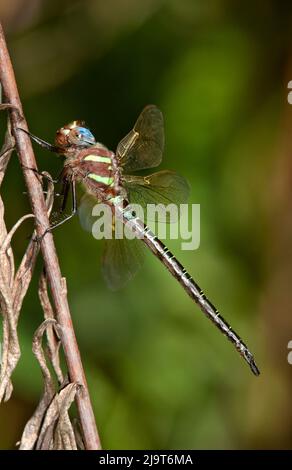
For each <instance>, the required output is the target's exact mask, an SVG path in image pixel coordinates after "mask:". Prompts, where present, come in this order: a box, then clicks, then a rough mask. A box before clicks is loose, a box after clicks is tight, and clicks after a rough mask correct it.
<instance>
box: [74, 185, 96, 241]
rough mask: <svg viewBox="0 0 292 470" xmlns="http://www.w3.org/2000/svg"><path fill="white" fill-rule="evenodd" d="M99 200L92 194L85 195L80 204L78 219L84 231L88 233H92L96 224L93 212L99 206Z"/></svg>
mask: <svg viewBox="0 0 292 470" xmlns="http://www.w3.org/2000/svg"><path fill="white" fill-rule="evenodd" d="M98 202H99V201H98V199H97V198H96V197H94V196H92V195H91V194H88V193H85V194H83V196H82V197H81V199H80V202H79V204H78V217H79V221H80V224H81V227H82V228H83V230H86V232H91V231H92V226H93V224H94V222H96V217H93V215H92V210H93V208H94V206H95V205H96V204H98Z"/></svg>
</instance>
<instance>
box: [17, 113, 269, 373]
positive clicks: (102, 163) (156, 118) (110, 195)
mask: <svg viewBox="0 0 292 470" xmlns="http://www.w3.org/2000/svg"><path fill="white" fill-rule="evenodd" d="M22 130H23V129H22ZM25 132H26V131H25ZM27 133H28V134H29V135H30V137H31V139H32V140H34V141H35V142H37V143H38V144H39V145H41V146H42V147H44V148H46V149H47V150H49V151H51V152H54V153H57V154H58V155H61V156H63V157H64V165H63V168H62V172H61V174H60V176H59V178H58V179H57V180H58V181H60V182H61V183H62V191H61V195H62V204H61V207H60V212H61V213H62V212H64V210H65V207H66V204H67V199H68V195H69V194H70V193H71V200H72V210H71V213H70V214H68V215H66V216H65V217H63V218H62V219H61V220H59V221H58V222H56V223H54V224H53V225H52V226H50V227H49V228H48V229H47V230H46V232H47V231H51V230H52V229H54V228H56V227H58V226H59V225H61V224H63V223H64V222H66V221H68V220H69V219H71V218H72V217H73V216H74V215H75V214H76V213H77V209H78V204H77V195H76V184H77V183H81V184H82V186H83V189H84V196H83V201H82V200H81V203H80V208H79V210H80V212H81V214H82V213H83V214H84V213H85V214H88V210H89V209H88V208H90V204H89V203H88V201H91V202H92V201H93V202H95V203H97V202H102V203H105V204H106V205H107V206H109V207H110V208H111V210H112V211H115V214H118V217H119V218H120V220H121V221H122V223H123V224H129V222H130V227H131V230H133V232H135V234H136V238H134V240H127V239H126V238H123V239H119V240H117V239H114V238H113V239H111V240H106V242H105V249H104V254H103V259H102V271H103V275H104V277H105V278H106V281H107V283H108V285H109V286H110V287H112V288H114V289H115V288H118V287H120V286H121V285H122V284H123V282H124V280H125V279H126V280H129V279H130V278H131V277H133V275H134V274H135V272H136V271H137V270H138V269H139V267H140V265H141V258H140V254H139V253H140V251H139V246H140V244H141V243H142V244H143V243H144V245H146V247H147V248H148V249H149V250H150V251H151V252H152V253H153V254H154V256H155V257H156V258H158V260H159V261H160V262H161V263H162V264H163V265H164V266H165V267H166V268H167V270H168V271H169V272H170V274H171V275H172V276H173V277H174V278H175V279H176V281H177V282H178V283H179V284H180V285H181V286H182V287H183V289H184V290H185V291H186V293H187V294H188V295H189V296H190V298H191V299H192V300H193V301H194V302H195V303H196V304H197V305H198V306H199V308H200V309H201V311H202V312H203V314H204V315H205V316H206V317H207V318H208V319H209V320H211V322H212V323H213V324H214V325H215V326H216V327H217V328H218V329H219V330H220V331H221V332H222V333H223V334H224V335H225V336H226V337H227V339H228V340H229V341H230V342H231V343H232V344H233V346H234V347H235V349H236V350H237V351H238V352H239V354H240V355H241V356H242V357H243V358H244V360H245V361H246V362H247V363H248V365H249V367H250V369H251V371H252V372H253V374H254V375H256V376H258V375H259V374H260V372H259V369H258V367H257V365H256V363H255V360H254V356H253V354H252V353H251V352H250V350H249V349H248V347H247V346H246V344H245V343H244V342H243V340H242V339H241V338H240V336H239V335H238V334H237V333H236V332H235V331H234V330H233V329H232V328H231V326H230V325H229V324H228V323H227V322H226V321H225V320H224V318H223V317H222V316H221V314H220V313H219V311H218V310H217V308H216V307H215V306H214V305H213V303H212V302H211V301H210V300H209V299H208V298H207V296H206V295H205V294H204V292H203V291H202V289H201V288H200V287H199V285H198V284H197V283H196V282H195V281H194V279H193V278H192V276H191V275H190V274H189V273H188V272H187V270H186V269H185V268H184V266H183V265H182V264H181V263H180V262H179V261H178V259H177V258H176V257H175V256H174V255H173V254H172V253H171V251H170V250H169V249H168V248H167V247H166V246H165V244H164V243H163V242H162V241H161V240H160V239H159V238H158V237H157V236H156V235H155V233H154V231H152V230H151V229H150V228H149V226H148V225H147V224H146V223H144V221H143V220H141V219H140V218H139V217H138V216H137V214H136V213H135V211H133V210H132V209H131V204H133V203H137V202H138V203H139V204H141V205H143V206H146V205H147V204H148V203H153V202H155V203H157V204H158V203H162V204H168V203H170V202H174V203H176V204H180V203H182V202H184V201H185V200H186V198H187V196H188V193H189V187H188V184H187V182H186V180H185V179H184V178H183V177H181V176H179V175H178V174H177V173H175V172H172V171H166V170H163V171H158V172H155V173H152V174H150V175H147V176H137V175H132V174H131V173H135V172H136V171H138V170H148V169H150V168H154V167H156V166H158V165H159V164H160V163H161V161H162V156H163V151H164V123H163V115H162V113H161V111H160V110H159V109H158V108H157V107H156V106H155V105H148V106H146V107H145V108H144V109H143V111H142V112H141V114H140V115H139V117H138V119H137V121H136V123H135V125H134V127H133V128H132V130H131V131H130V132H129V133H128V134H127V135H126V136H125V137H124V138H123V139H122V140H121V141H120V142H119V144H118V146H117V149H116V151H115V152H113V151H111V150H109V149H108V148H107V147H106V146H105V145H103V144H102V143H100V142H97V141H96V139H95V137H94V135H93V134H92V133H91V131H90V130H89V128H88V127H86V125H85V123H84V121H78V120H76V121H73V122H71V123H69V124H67V125H65V126H63V127H62V128H61V129H59V130H58V131H57V133H56V138H55V143H54V145H52V144H50V143H48V142H46V141H45V140H43V139H41V138H39V137H37V136H35V135H33V134H31V133H30V132H27ZM30 170H33V171H36V172H38V170H37V169H33V168H30ZM86 211H87V212H86ZM84 217H85V216H84ZM84 217H83V218H84ZM85 218H86V217H85ZM46 232H45V233H46Z"/></svg>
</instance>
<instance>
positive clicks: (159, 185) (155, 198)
mask: <svg viewBox="0 0 292 470" xmlns="http://www.w3.org/2000/svg"><path fill="white" fill-rule="evenodd" d="M123 183H124V186H125V188H126V190H127V194H128V198H129V202H130V204H138V205H139V206H141V208H142V210H143V212H144V217H145V215H146V214H147V204H163V205H165V206H167V205H169V204H175V205H176V206H178V205H179V204H184V203H186V202H187V200H188V197H189V192H190V188H189V184H188V182H187V181H186V180H185V178H183V177H182V176H180V175H178V174H177V173H175V172H173V171H166V170H165V171H158V172H157V173H153V174H152V175H148V176H144V177H142V176H133V175H124V177H123ZM165 216H166V218H165V220H164V222H170V221H172V220H171V219H170V216H169V214H168V213H166V214H165ZM146 218H147V217H145V219H146ZM173 221H176V220H173Z"/></svg>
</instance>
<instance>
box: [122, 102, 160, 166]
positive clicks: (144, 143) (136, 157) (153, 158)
mask: <svg viewBox="0 0 292 470" xmlns="http://www.w3.org/2000/svg"><path fill="white" fill-rule="evenodd" d="M163 149H164V129H163V116H162V113H161V111H160V110H159V109H158V108H157V107H156V106H154V105H149V106H146V108H144V109H143V111H142V113H141V114H140V116H139V117H138V119H137V121H136V124H135V126H134V128H133V129H132V130H131V131H130V132H129V134H127V135H126V137H124V138H123V139H122V140H121V141H120V143H119V144H118V147H117V151H116V154H117V157H118V159H119V161H120V165H121V166H123V167H124V169H125V171H136V170H143V169H145V168H153V167H155V166H158V165H159V164H160V162H161V160H162V154H163Z"/></svg>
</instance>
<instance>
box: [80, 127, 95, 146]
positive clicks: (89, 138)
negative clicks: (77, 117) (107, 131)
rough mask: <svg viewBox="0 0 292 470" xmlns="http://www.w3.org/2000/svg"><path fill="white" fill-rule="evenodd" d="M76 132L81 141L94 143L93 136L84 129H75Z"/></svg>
mask: <svg viewBox="0 0 292 470" xmlns="http://www.w3.org/2000/svg"><path fill="white" fill-rule="evenodd" d="M76 130H77V132H78V133H79V134H80V135H81V137H82V140H85V141H87V142H92V143H95V138H94V135H93V134H92V133H91V132H90V130H89V129H87V128H86V127H77V129H76Z"/></svg>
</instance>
